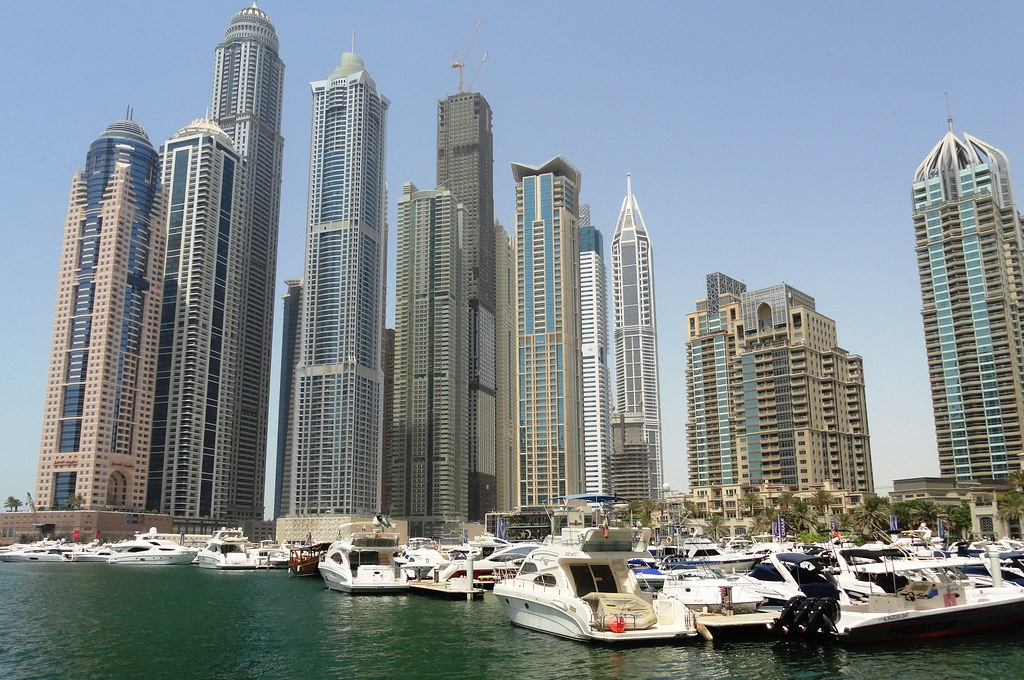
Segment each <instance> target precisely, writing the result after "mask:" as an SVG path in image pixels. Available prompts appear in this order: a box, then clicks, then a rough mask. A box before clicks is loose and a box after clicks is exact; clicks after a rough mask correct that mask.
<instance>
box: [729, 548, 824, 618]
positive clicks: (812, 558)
mask: <svg viewBox="0 0 1024 680" xmlns="http://www.w3.org/2000/svg"><path fill="white" fill-rule="evenodd" d="M831 572H832V560H831V559H830V558H829V557H827V556H823V555H805V554H802V553H771V554H769V555H767V556H766V557H765V558H764V559H763V560H762V561H761V562H760V563H759V564H758V565H757V566H755V567H754V568H753V569H752V570H751V571H750V573H748V574H743V575H741V576H736V577H734V578H732V579H731V580H732V582H733V583H735V584H737V585H742V586H745V587H747V588H750V589H751V590H752V591H753V592H754V593H757V594H758V595H760V596H761V597H763V598H765V603H764V604H765V605H766V606H773V607H783V606H784V605H785V604H786V603H787V602H789V601H790V600H791V599H792V598H794V597H815V598H830V599H833V600H838V599H839V593H840V587H839V584H838V583H837V582H836V579H835V577H834V576H833V575H832V573H831Z"/></svg>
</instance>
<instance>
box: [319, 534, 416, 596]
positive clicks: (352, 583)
mask: <svg viewBox="0 0 1024 680" xmlns="http://www.w3.org/2000/svg"><path fill="white" fill-rule="evenodd" d="M398 540H399V535H398V530H397V529H393V528H391V527H390V526H383V525H380V524H374V523H370V522H366V523H360V522H352V523H348V524H343V525H342V526H341V530H340V532H339V538H338V540H336V541H335V542H334V543H332V544H331V547H330V548H328V549H327V552H326V553H325V554H324V556H323V558H322V559H321V560H320V563H319V568H320V577H321V578H323V580H324V585H325V586H327V588H328V589H330V590H337V591H340V592H343V593H351V594H353V595H357V594H371V593H374V594H377V593H379V594H386V593H404V592H407V591H408V590H409V582H408V579H407V578H406V575H405V574H404V573H403V572H402V569H401V567H400V566H399V564H398V562H396V561H395V555H396V554H397V553H398V552H399V551H400V550H401V546H399V544H398Z"/></svg>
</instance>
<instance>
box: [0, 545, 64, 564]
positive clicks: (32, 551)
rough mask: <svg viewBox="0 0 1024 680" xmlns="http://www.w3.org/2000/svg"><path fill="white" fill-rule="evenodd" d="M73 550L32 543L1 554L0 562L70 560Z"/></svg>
mask: <svg viewBox="0 0 1024 680" xmlns="http://www.w3.org/2000/svg"><path fill="white" fill-rule="evenodd" d="M70 561H71V550H70V549H68V548H65V547H64V546H62V545H60V544H57V545H53V544H51V545H30V546H28V547H25V548H22V549H21V550H12V551H8V552H5V553H2V554H0V562H70Z"/></svg>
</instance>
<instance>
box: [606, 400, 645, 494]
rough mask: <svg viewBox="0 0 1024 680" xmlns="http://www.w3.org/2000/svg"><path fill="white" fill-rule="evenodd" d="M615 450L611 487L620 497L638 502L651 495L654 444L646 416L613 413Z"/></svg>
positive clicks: (609, 490)
mask: <svg viewBox="0 0 1024 680" xmlns="http://www.w3.org/2000/svg"><path fill="white" fill-rule="evenodd" d="M610 419H611V430H612V451H611V456H609V458H610V461H609V462H610V465H609V470H608V482H609V488H608V489H606V490H605V491H604V492H603V493H609V492H610V493H612V494H614V495H616V496H619V497H620V498H628V499H629V500H631V501H639V500H643V499H647V498H654V496H652V495H651V489H650V483H651V465H650V461H651V447H652V446H653V444H651V443H650V442H649V441H648V439H647V428H646V421H645V420H644V417H643V416H642V415H640V414H639V413H628V414H627V413H621V412H617V413H613V414H611V418H610Z"/></svg>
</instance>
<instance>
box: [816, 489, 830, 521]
mask: <svg viewBox="0 0 1024 680" xmlns="http://www.w3.org/2000/svg"><path fill="white" fill-rule="evenodd" d="M835 502H836V497H835V496H833V495H832V494H831V493H829V492H828V491H825V490H824V489H818V490H817V491H815V492H814V493H813V494H811V499H810V503H811V505H812V506H813V507H814V508H815V509H816V510H817V511H818V514H820V515H821V516H822V517H824V516H825V515H827V514H828V509H829V508H830V507H832V504H833V503H835Z"/></svg>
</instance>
